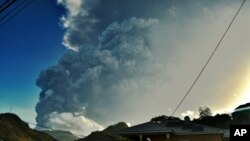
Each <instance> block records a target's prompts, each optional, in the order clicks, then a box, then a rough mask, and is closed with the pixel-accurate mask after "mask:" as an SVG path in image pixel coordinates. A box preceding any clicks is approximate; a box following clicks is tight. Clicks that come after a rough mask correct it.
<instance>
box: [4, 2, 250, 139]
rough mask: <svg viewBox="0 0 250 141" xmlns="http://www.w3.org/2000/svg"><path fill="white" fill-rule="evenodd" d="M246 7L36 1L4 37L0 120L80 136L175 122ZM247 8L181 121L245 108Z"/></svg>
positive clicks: (249, 79)
mask: <svg viewBox="0 0 250 141" xmlns="http://www.w3.org/2000/svg"><path fill="white" fill-rule="evenodd" d="M142 3H143V5H142ZM240 4H241V3H240V1H233V0H229V1H223V0H219V1H218V0H212V1H207V0H201V1H196V0H190V1H186V0H155V1H154V2H152V1H151V0H144V1H142V0H138V1H133V0H119V1H117V0H105V1H104V0H58V1H51V0H44V1H38V0H35V1H34V2H33V3H32V4H31V5H29V6H28V7H27V8H25V9H24V10H23V11H22V12H21V13H20V14H19V15H17V16H16V17H15V18H14V19H13V20H11V21H10V22H8V23H7V24H6V25H4V26H3V27H0V41H1V43H2V45H1V46H0V66H1V69H0V72H1V73H0V112H8V111H9V109H10V107H11V106H12V107H13V109H12V112H15V113H17V114H18V115H20V116H21V117H22V118H23V119H25V120H28V121H32V122H37V123H38V124H40V125H44V126H48V127H51V128H53V129H68V130H70V131H72V132H74V133H77V134H83V135H86V134H88V133H89V132H91V131H93V130H101V129H103V128H104V127H105V126H107V125H110V124H114V123H117V122H119V121H125V122H129V123H131V124H132V125H134V124H138V123H142V122H145V121H148V120H149V119H150V118H152V117H154V116H157V115H163V114H166V115H170V114H171V113H172V111H173V109H174V108H175V106H177V103H178V102H179V101H180V100H181V98H182V97H183V95H184V94H185V93H186V91H187V90H188V88H189V87H190V85H191V84H192V82H193V81H194V79H195V78H196V76H197V75H198V73H199V71H200V70H201V68H202V67H203V65H204V63H205V62H206V60H207V59H208V57H209V56H210V54H211V53H212V51H213V49H214V48H215V46H216V44H217V43H218V41H219V39H220V38H221V36H222V34H223V32H224V31H225V30H226V27H227V26H228V24H229V23H230V21H231V20H232V18H233V16H234V14H235V13H236V11H237V9H238V8H239V6H240ZM249 6H250V3H248V2H246V4H245V5H244V7H243V9H242V11H241V12H240V14H239V15H238V17H237V18H236V21H235V22H234V23H233V25H232V27H231V28H230V30H229V32H228V34H227V35H226V37H225V39H224V40H223V42H222V43H221V45H220V48H219V49H218V50H217V52H216V54H215V55H214V57H213V59H212V60H211V62H210V64H209V65H208V66H207V68H206V70H205V71H204V73H203V74H202V76H201V78H200V79H199V80H198V82H197V84H196V85H195V87H194V88H193V89H192V91H191V92H190V95H189V96H188V97H187V98H186V100H185V101H184V102H183V104H182V105H181V107H180V109H179V110H178V111H177V112H176V115H175V116H179V117H181V118H183V117H184V116H185V115H189V116H191V117H195V116H196V115H197V114H198V108H199V107H200V106H208V107H210V108H211V109H212V111H213V113H230V112H232V111H233V109H234V108H235V107H237V106H238V105H240V104H244V103H247V102H249V100H250V94H249V93H250V66H249V63H250V62H249V61H250V58H249V53H250V48H249V45H250V40H249V39H248V38H249V35H250V30H249V27H248V25H250V20H249V18H248V17H249V16H250V15H249V13H250V11H249ZM142 9H143V10H142Z"/></svg>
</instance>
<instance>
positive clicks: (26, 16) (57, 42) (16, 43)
mask: <svg viewBox="0 0 250 141" xmlns="http://www.w3.org/2000/svg"><path fill="white" fill-rule="evenodd" d="M63 13H64V9H63V8H62V7H60V6H58V5H57V3H56V1H53V0H35V1H34V2H33V3H32V4H31V5H29V6H28V7H26V8H25V9H24V10H23V11H22V12H21V13H20V14H18V15H17V16H16V17H14V18H13V19H12V20H11V21H10V22H8V23H7V24H5V25H4V26H2V27H0V41H1V45H0V112H8V111H9V109H10V107H11V106H13V112H17V113H18V114H20V116H21V117H24V118H26V119H29V120H32V121H34V116H35V110H34V109H35V108H34V107H35V104H36V102H37V101H38V96H39V91H40V90H39V88H38V87H37V86H36V85H35V82H36V79H37V77H38V75H39V73H40V71H41V70H43V69H46V68H47V67H48V66H50V65H53V64H55V63H56V62H57V60H58V59H59V57H60V56H61V55H62V54H63V53H64V51H65V48H64V47H63V46H62V45H61V41H62V36H63V29H62V27H61V26H60V24H59V23H60V17H61V15H62V14H63ZM23 111H26V112H23ZM27 112H30V114H32V116H33V117H30V116H26V115H27Z"/></svg>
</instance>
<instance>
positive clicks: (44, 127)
mask: <svg viewBox="0 0 250 141" xmlns="http://www.w3.org/2000/svg"><path fill="white" fill-rule="evenodd" d="M24 122H26V123H28V124H31V125H35V126H36V127H39V128H42V129H47V130H50V131H58V130H55V129H52V128H50V127H46V126H43V125H39V124H36V123H32V122H29V121H24ZM73 135H76V136H78V137H82V138H84V137H86V136H83V135H79V134H73Z"/></svg>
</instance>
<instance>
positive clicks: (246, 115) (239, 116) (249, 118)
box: [232, 103, 250, 124]
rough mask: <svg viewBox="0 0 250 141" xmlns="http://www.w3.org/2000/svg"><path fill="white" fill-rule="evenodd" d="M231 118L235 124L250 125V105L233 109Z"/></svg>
mask: <svg viewBox="0 0 250 141" xmlns="http://www.w3.org/2000/svg"><path fill="white" fill-rule="evenodd" d="M232 116H233V120H234V123H235V124H250V103H246V104H243V105H240V106H238V107H237V108H235V110H234V112H233V113H232Z"/></svg>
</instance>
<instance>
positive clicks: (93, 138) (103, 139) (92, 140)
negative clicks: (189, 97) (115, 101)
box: [77, 122, 128, 141]
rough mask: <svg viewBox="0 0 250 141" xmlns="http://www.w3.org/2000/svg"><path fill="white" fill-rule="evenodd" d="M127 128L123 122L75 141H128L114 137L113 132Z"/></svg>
mask: <svg viewBox="0 0 250 141" xmlns="http://www.w3.org/2000/svg"><path fill="white" fill-rule="evenodd" d="M124 128H128V125H127V124H126V123H125V122H119V123H117V124H115V125H111V126H109V127H107V128H106V129H104V130H103V131H96V132H92V133H91V134H90V135H88V136H87V137H85V138H83V139H79V140H77V141H128V139H126V138H123V137H121V136H118V135H116V134H115V133H114V132H115V131H118V130H121V129H124Z"/></svg>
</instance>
